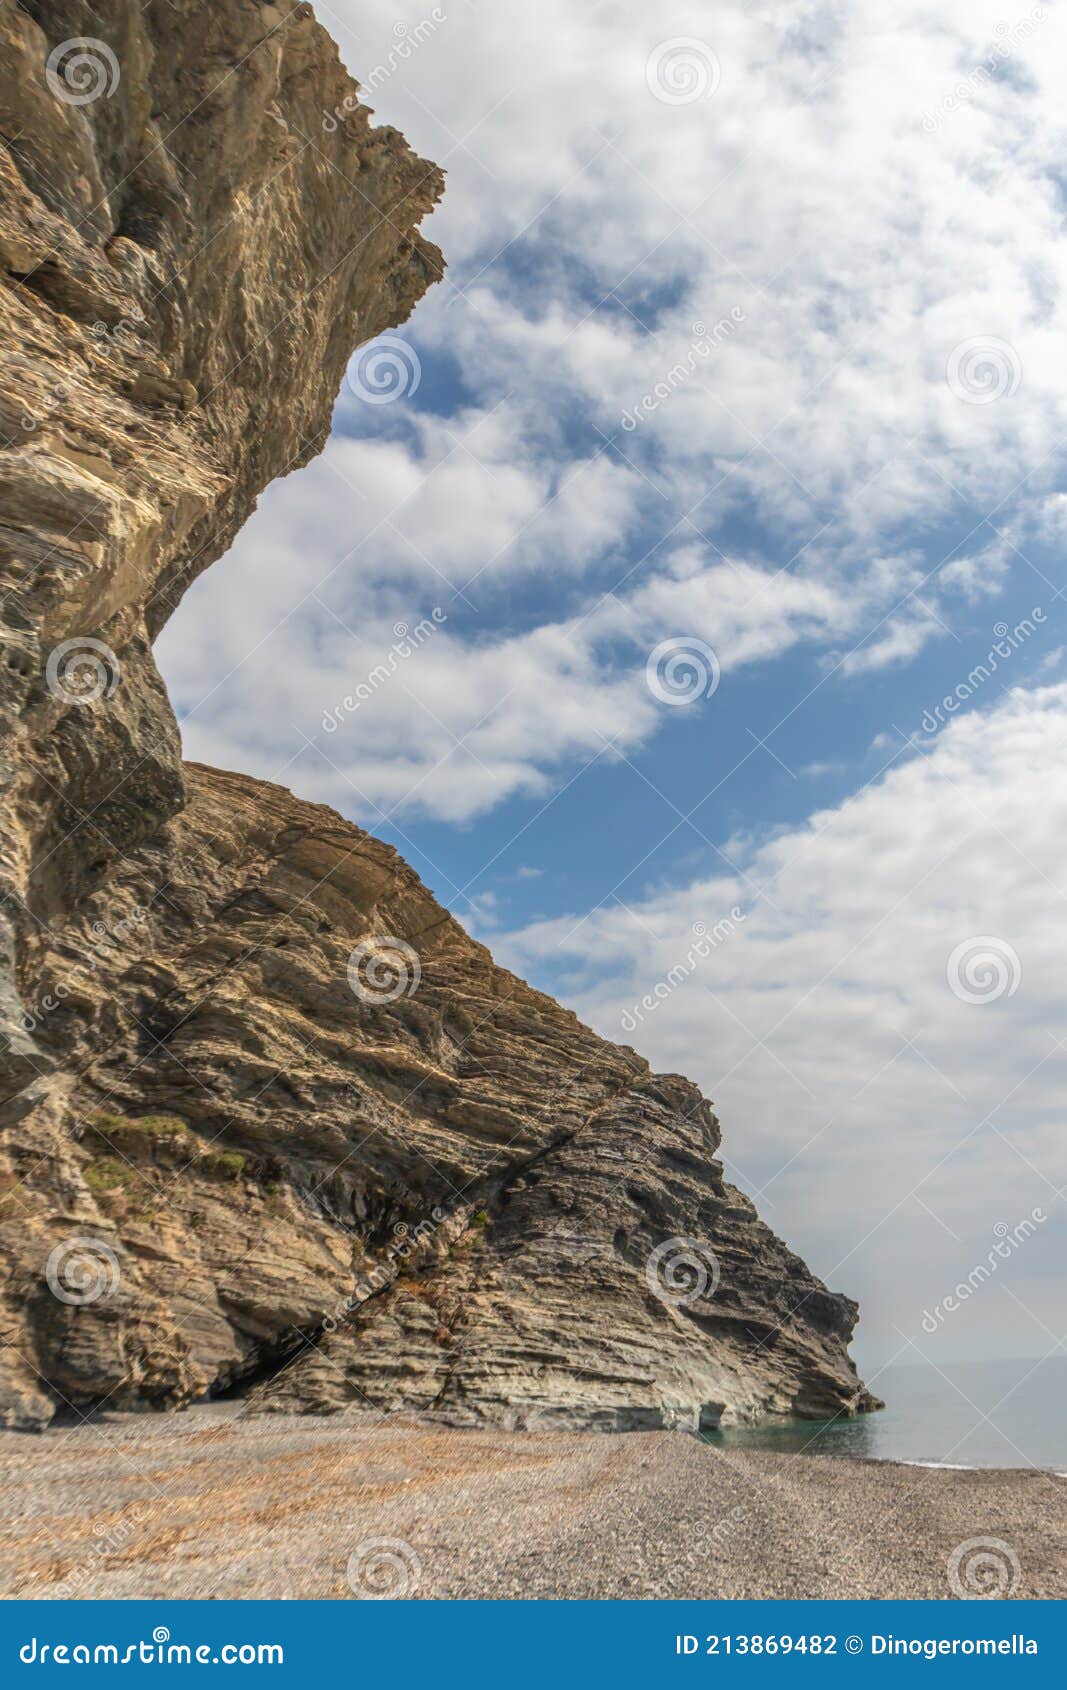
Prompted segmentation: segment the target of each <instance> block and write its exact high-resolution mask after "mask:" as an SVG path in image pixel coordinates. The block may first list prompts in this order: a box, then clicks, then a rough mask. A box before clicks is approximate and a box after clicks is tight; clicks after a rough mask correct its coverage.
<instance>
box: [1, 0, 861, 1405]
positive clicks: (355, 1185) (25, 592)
mask: <svg viewBox="0 0 1067 1690" xmlns="http://www.w3.org/2000/svg"><path fill="white" fill-rule="evenodd" d="M197 10H198V13H199V22H198V24H197V26H196V27H192V25H191V23H190V19H189V16H188V13H189V11H190V8H188V7H186V8H185V9H184V15H183V17H182V18H179V16H178V13H177V12H176V11H172V10H171V9H170V8H169V7H166V6H162V7H161V6H159V5H153V6H151V7H145V8H143V9H142V7H141V5H140V4H138V3H137V0H97V3H96V4H95V5H94V6H93V7H92V8H91V9H90V7H89V6H87V5H81V4H78V3H76V0H67V3H63V0H60V3H50V4H49V5H48V6H47V7H45V6H44V5H43V4H42V5H39V6H38V5H33V4H29V3H27V4H25V5H24V6H22V7H21V8H14V7H10V6H9V7H5V8H4V9H3V10H2V11H0V44H2V52H0V121H2V123H3V126H4V130H5V134H6V135H7V136H8V140H9V150H8V151H7V153H6V155H5V157H6V163H5V164H4V165H3V167H2V168H3V169H4V170H5V171H6V173H7V174H6V177H5V180H4V188H3V198H2V202H0V262H2V264H3V266H4V267H5V270H6V274H5V275H4V276H3V277H2V278H0V309H2V310H3V311H4V314H5V317H4V335H3V339H2V341H0V348H2V351H0V357H2V358H3V361H4V369H5V378H4V396H3V399H2V401H0V405H2V407H3V409H2V419H0V420H2V435H0V441H2V445H0V488H2V490H3V495H4V509H3V517H2V523H3V526H2V528H0V546H2V547H3V551H2V554H0V557H2V568H3V574H4V578H5V586H6V596H5V598H4V605H3V618H4V630H3V633H4V639H5V653H4V663H5V666H4V668H3V670H2V671H0V674H2V686H3V709H4V714H3V716H2V719H0V757H2V760H3V761H2V776H0V778H2V780H3V783H4V808H3V819H2V822H0V853H2V854H0V876H2V892H0V900H2V901H0V909H2V913H3V916H4V918H5V922H6V926H5V938H4V944H5V946H6V949H5V951H4V954H3V957H2V958H0V962H2V963H3V967H2V968H0V977H2V978H0V984H2V988H3V991H4V992H5V993H6V996H5V998H4V1001H3V1008H4V1012H5V1016H6V1020H5V1038H4V1040H3V1041H0V1053H2V1060H3V1070H4V1086H3V1096H4V1097H5V1098H6V1101H5V1102H4V1103H3V1104H2V1106H0V1123H2V1125H3V1131H2V1135H0V1151H2V1156H0V1263H2V1271H3V1280H2V1285H0V1290H2V1295H3V1301H4V1308H3V1332H4V1342H5V1346H6V1347H5V1348H4V1350H3V1351H2V1353H0V1421H2V1422H3V1423H5V1424H8V1425H15V1426H23V1427H33V1426H39V1425H42V1424H45V1423H47V1421H48V1420H49V1419H50V1418H51V1417H52V1416H53V1414H54V1413H55V1412H56V1411H57V1409H60V1410H62V1409H64V1408H65V1407H66V1406H68V1405H73V1406H75V1407H78V1408H85V1407H87V1406H91V1405H94V1404H100V1403H107V1404H108V1405H109V1406H112V1407H127V1408H129V1407H134V1408H145V1409H149V1408H164V1407H169V1408H173V1407H180V1406H182V1405H183V1404H185V1403H187V1402H189V1401H191V1400H193V1399H195V1398H196V1397H198V1396H201V1395H203V1394H204V1393H206V1392H221V1391H227V1390H229V1391H236V1392H239V1393H241V1394H244V1395H247V1397H248V1400H249V1405H250V1407H255V1408H259V1409H262V1410H272V1409H287V1408H294V1407H295V1408H299V1409H310V1410H314V1411H320V1412H333V1411H337V1410H339V1409H349V1408H364V1407H367V1406H371V1407H373V1408H375V1409H376V1410H379V1411H380V1410H392V1409H396V1408H405V1409H409V1410H416V1411H421V1412H424V1413H429V1414H436V1415H440V1416H443V1417H445V1418H447V1419H450V1420H454V1421H458V1422H461V1423H469V1422H477V1421H492V1422H496V1423H504V1424H507V1425H513V1426H530V1425H545V1424H566V1425H581V1426H587V1425H588V1426H603V1427H605V1428H610V1429H616V1428H617V1429H625V1428H627V1427H633V1426H659V1425H682V1426H688V1427H697V1426H699V1425H701V1424H704V1425H711V1424H714V1423H716V1422H717V1420H718V1419H719V1418H720V1417H723V1418H726V1419H730V1418H733V1419H744V1418H754V1417H756V1416H759V1415H764V1414H768V1413H780V1414H787V1413H804V1414H812V1415H816V1414H817V1415H823V1414H829V1413H834V1412H838V1411H843V1412H852V1411H855V1410H856V1409H859V1408H862V1407H865V1406H868V1405H869V1401H870V1399H868V1398H867V1397H866V1395H865V1393H864V1392H863V1389H862V1386H861V1385H860V1383H859V1381H858V1379H857V1377H856V1374H855V1371H854V1369H853V1367H852V1364H851V1362H850V1361H849V1359H848V1354H847V1344H848V1339H849V1337H850V1335H851V1332H852V1328H853V1325H854V1322H855V1318H856V1309H855V1305H854V1304H852V1303H850V1302H849V1301H848V1300H847V1299H846V1298H843V1297H840V1296H835V1295H833V1294H831V1293H830V1292H828V1291H827V1290H826V1288H825V1287H824V1286H822V1285H821V1284H820V1283H819V1282H818V1281H817V1280H816V1279H814V1278H813V1276H812V1275H811V1274H810V1273H809V1272H808V1270H807V1269H806V1268H805V1266H804V1264H803V1263H802V1262H801V1261H800V1260H799V1259H798V1258H797V1257H796V1256H794V1255H792V1254H791V1252H789V1251H788V1250H787V1249H786V1248H785V1247H784V1246H783V1245H782V1244H781V1243H780V1242H779V1241H778V1240H777V1239H776V1238H775V1237H774V1236H773V1234H772V1233H771V1232H770V1231H769V1230H768V1229H767V1228H766V1227H765V1226H764V1225H763V1224H762V1222H760V1221H759V1219H758V1218H757V1216H756V1214H755V1213H754V1211H753V1209H752V1206H751V1204H749V1202H748V1201H747V1200H746V1199H745V1198H744V1197H743V1196H741V1195H740V1194H739V1193H738V1192H736V1191H734V1190H732V1189H731V1188H730V1187H729V1186H727V1185H726V1184H725V1183H724V1181H723V1177H722V1171H721V1167H720V1165H719V1163H718V1162H717V1161H716V1160H715V1152H716V1149H717V1146H718V1142H719V1134H718V1126H717V1123H716V1121H715V1118H714V1116H713V1115H712V1113H711V1109H710V1107H709V1105H708V1104H707V1103H706V1102H705V1101H704V1100H703V1099H702V1098H701V1096H700V1095H699V1093H698V1092H697V1091H696V1090H695V1088H694V1087H693V1086H691V1085H690V1084H689V1083H688V1082H687V1081H685V1080H683V1079H680V1078H679V1077H677V1076H655V1075H653V1074H651V1073H650V1071H649V1069H648V1066H647V1064H646V1063H645V1062H644V1061H643V1060H642V1059H641V1058H640V1057H639V1056H638V1055H637V1054H635V1052H633V1051H632V1050H629V1049H626V1048H621V1047H618V1046H615V1045H611V1044H609V1043H607V1042H606V1041H604V1040H602V1039H600V1038H598V1037H597V1036H596V1035H595V1034H594V1033H592V1032H591V1031H590V1030H589V1029H588V1028H586V1027H584V1026H582V1025H581V1023H580V1022H579V1021H578V1020H577V1019H576V1018H575V1016H574V1015H572V1014H571V1013H569V1012H568V1011H566V1010H564V1009H563V1008H561V1007H560V1006H559V1005H558V1004H556V1003H555V1002H553V1001H552V1000H551V999H550V998H547V997H545V996H543V995H542V994H540V993H538V992H535V991H533V990H532V989H531V988H530V987H529V986H527V985H525V984H524V983H523V982H522V981H520V980H518V979H516V978H515V977H514V976H513V975H511V974H509V973H507V972H506V971H505V970H503V969H500V968H498V967H497V966H496V965H495V964H494V963H493V960H492V958H491V957H490V955H489V953H488V952H487V951H486V950H485V949H484V948H483V947H482V946H480V945H478V944H476V943H475V942H474V941H473V940H471V939H470V938H469V937H468V935H467V934H466V933H465V932H464V931H463V930H462V929H461V928H460V927H459V926H458V925H457V924H456V923H455V922H454V921H452V919H451V918H450V917H449V916H448V915H447V914H446V913H445V912H444V911H443V910H442V909H441V908H440V907H439V906H438V905H437V904H436V903H435V901H434V899H433V898H432V896H431V895H430V894H429V892H428V891H427V890H426V888H425V887H423V886H422V884H421V883H420V881H419V880H418V879H417V877H416V876H415V875H414V874H413V872H412V871H411V870H410V869H409V868H407V866H406V865H405V864H404V863H403V862H402V861H401V860H400V858H398V857H397V855H396V854H395V852H393V851H392V850H391V848H389V847H387V846H385V845H383V844H381V843H379V842H378V841H376V840H374V839H373V838H371V837H370V836H368V835H367V834H365V833H363V832H362V831H361V830H360V829H359V828H356V827H354V826H352V825H351V824H349V823H348V822H345V821H343V820H342V819H341V818H340V817H338V816H337V815H335V814H334V813H333V812H332V811H330V810H327V809H324V808H322V807H320V806H316V805H308V804H304V803H301V802H299V801H297V800H296V799H294V798H293V797H292V796H291V795H290V794H288V793H287V792H284V791H282V790H281V789H280V788H277V787H273V786H267V785H264V784H263V783H260V782H256V781H252V780H250V779H246V778H244V777H241V776H238V775H228V774H220V773H218V772H216V771H211V770H207V769H203V768H199V767H195V766H185V767H183V766H182V765H181V763H180V760H179V747H178V735H177V731H176V727H175V723H174V720H173V716H172V714H171V711H170V707H169V704H168V702H167V699H166V696H165V693H164V690H163V688H162V685H161V683H160V680H159V677H158V675H157V673H156V670H155V666H154V664H153V661H152V655H151V643H150V642H151V639H152V637H153V635H154V634H155V632H156V631H157V630H158V628H159V627H160V626H161V625H162V623H163V621H164V620H165V619H166V616H167V615H168V614H169V612H170V610H172V609H173V607H174V605H175V604H176V603H177V601H178V599H179V597H180V595H181V592H182V591H183V590H184V588H185V586H186V585H187V584H188V583H189V581H191V580H192V579H193V578H194V577H195V575H196V574H197V573H198V572H199V571H200V570H201V569H202V568H204V567H206V565H207V564H208V563H209V562H211V561H212V560H213V559H214V558H215V557H217V556H218V555H219V554H220V553H221V552H222V551H224V550H225V549H226V547H227V546H228V544H229V542H230V540H231V539H232V536H233V534H234V532H235V531H236V529H237V527H238V526H239V525H240V523H241V522H243V521H244V520H245V518H246V517H247V515H248V513H249V511H250V510H251V508H252V506H253V504H254V501H255V498H256V496H257V494H258V493H259V491H260V490H261V489H262V487H263V486H264V485H265V484H266V483H267V481H269V480H270V479H271V478H272V477H273V476H274V475H276V474H282V473H285V472H286V471H287V470H289V469H291V468H293V467H295V466H296V465H298V464H300V463H301V462H303V461H305V460H306V458H307V457H308V456H309V455H310V454H311V453H313V452H314V451H316V450H317V449H318V448H319V447H320V446H321V444H322V443H323V439H324V435H325V431H326V429H327V428H328V423H329V413H330V408H331V402H332V399H333V397H334V394H335V392H336V390H337V387H338V385H339V383H340V379H341V375H342V372H343V368H344V364H345V362H346V359H347V357H348V356H349V354H350V352H351V350H352V348H353V346H354V345H355V344H356V343H357V342H358V341H360V340H363V339H366V338H368V337H369V336H372V335H374V334H376V333H378V332H380V331H381V330H382V329H383V328H385V327H387V326H389V325H391V324H395V323H398V322H400V321H402V320H403V318H404V317H405V316H406V315H407V313H408V311H409V310H410V308H411V306H412V305H413V304H414V302H415V301H416V300H417V298H418V297H419V295H420V294H421V293H422V292H423V290H424V289H425V287H426V286H427V285H428V284H429V283H430V282H431V281H432V280H433V279H434V278H435V276H436V275H437V274H438V273H439V269H440V260H439V256H438V254H437V253H436V251H435V249H434V248H432V247H430V246H428V245H427V244H426V243H425V242H424V241H422V240H421V238H420V237H419V235H418V234H417V232H416V228H417V224H418V221H419V219H420V218H421V216H422V215H423V214H424V213H425V212H426V211H427V210H428V209H429V207H430V206H431V204H432V203H433V200H434V199H435V197H436V196H437V194H438V193H439V191H440V178H439V175H438V173H437V172H436V170H435V169H434V167H433V166H430V165H427V164H426V163H424V162H423V161H421V160H419V159H416V158H415V157H414V156H413V155H412V154H411V153H410V151H409V150H408V149H407V147H406V145H405V143H404V142H403V140H402V138H401V137H400V136H398V135H397V134H396V133H395V132H394V131H391V130H382V129H378V130H375V129H372V128H371V126H370V123H369V120H368V116H367V113H366V111H365V110H364V109H363V108H356V109H353V110H351V113H350V115H349V117H348V118H347V120H346V121H345V122H344V123H341V124H339V125H337V126H336V127H335V128H334V129H333V130H331V129H330V128H329V127H326V128H325V129H324V128H323V126H322V123H321V113H322V111H323V110H324V109H325V110H328V111H330V112H333V111H336V110H338V109H339V108H340V109H341V110H342V111H343V110H344V105H343V102H345V101H346V100H347V102H348V105H349V106H350V107H353V106H354V100H353V96H352V84H351V83H350V82H349V81H348V79H347V78H346V77H345V75H344V73H343V72H342V70H341V68H340V66H339V65H338V63H337V59H336V53H335V50H334V48H333V47H332V44H331V43H330V42H329V40H328V38H327V37H326V35H325V34H324V32H323V31H322V30H321V29H320V28H319V26H318V25H317V24H316V23H315V21H314V19H313V17H312V15H311V9H310V8H309V7H304V6H297V7H295V8H286V7H283V6H270V5H258V4H254V3H252V0H218V3H216V4H213V5H211V6H207V5H205V6H204V7H202V8H198V9H197ZM75 36H98V37H104V38H106V41H107V43H108V44H110V47H111V49H112V52H113V54H114V57H115V59H116V62H117V63H118V65H119V68H120V78H119V82H118V85H117V87H116V89H115V90H114V92H113V93H112V94H110V95H108V94H104V95H101V96H100V97H98V98H96V99H95V100H93V101H92V102H89V103H86V104H81V105H79V104H76V103H71V102H69V101H68V100H65V99H64V98H62V97H60V96H59V95H57V93H56V91H55V89H54V87H53V86H51V85H50V84H49V80H48V76H47V74H46V70H45V67H46V65H47V63H48V60H49V54H50V53H51V52H52V50H53V48H55V47H56V46H57V45H59V44H61V43H62V42H64V41H67V40H69V39H70V38H72V37H75ZM184 114H192V115H189V116H186V117H185V120H184V121H181V120H182V118H183V115H184ZM87 641H92V642H96V644H95V645H93V644H89V645H87V644H86V642H87ZM68 642H74V644H73V646H68ZM57 650H59V651H60V652H61V657H60V658H59V659H57V658H56V655H55V654H56V652H57ZM70 652H73V653H74V659H75V661H74V662H73V665H72V664H71V662H70V659H69V653H70ZM90 660H92V661H94V662H96V663H97V667H96V668H91V667H88V666H87V665H88V664H89V662H90Z"/></svg>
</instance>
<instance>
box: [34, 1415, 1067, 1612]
mask: <svg viewBox="0 0 1067 1690" xmlns="http://www.w3.org/2000/svg"><path fill="white" fill-rule="evenodd" d="M0 1497H2V1501H0V1593H2V1594H3V1595H4V1596H6V1597H13V1596H34V1597H53V1596H79V1597H136V1596H160V1597H288V1598H300V1597H338V1598H342V1599H347V1600H351V1599H352V1598H353V1596H371V1595H376V1594H385V1593H389V1594H394V1595H397V1596H408V1597H417V1598H419V1599H423V1598H433V1597H491V1596H493V1597H500V1596H503V1597H512V1598H531V1597H703V1598H707V1597H768V1596H769V1597H775V1596H777V1597H874V1598H879V1597H897V1596H913V1597H951V1596H953V1595H954V1594H955V1592H954V1590H953V1588H952V1583H951V1580H950V1572H949V1562H950V1558H951V1557H952V1555H953V1551H954V1550H956V1549H957V1548H958V1547H959V1546H960V1545H962V1544H970V1543H971V1541H972V1540H973V1539H976V1538H985V1539H990V1538H992V1539H996V1540H997V1544H998V1547H995V1548H992V1549H988V1550H986V1551H977V1552H974V1551H971V1550H969V1549H968V1550H966V1551H964V1553H963V1554H962V1556H960V1557H958V1558H957V1559H958V1562H959V1568H960V1570H959V1572H958V1574H957V1575H956V1583H957V1584H959V1583H960V1581H961V1580H962V1581H978V1582H979V1584H980V1586H981V1588H985V1589H989V1588H990V1586H989V1585H981V1581H982V1580H983V1578H985V1577H987V1576H988V1577H991V1578H992V1579H993V1581H994V1586H995V1591H996V1594H1001V1595H1007V1594H1014V1595H1016V1596H1018V1597H1020V1598H1028V1597H1065V1596H1067V1558H1065V1557H1064V1553H1063V1549H1064V1541H1065V1524H1067V1518H1065V1516H1067V1482H1065V1481H1064V1480H1062V1479H1060V1478H1058V1477H1056V1476H1055V1475H1051V1474H1044V1473H1038V1472H1034V1471H1014V1472H948V1471H938V1470H931V1469H926V1468H913V1467H903V1466H898V1465H896V1464H894V1463H891V1462H865V1461H848V1460H841V1459H838V1458H837V1457H827V1456H801V1455H780V1454H776V1453H773V1454H772V1453H766V1452H763V1451H745V1452H743V1453H739V1452H735V1451H729V1452H723V1451H721V1450H716V1449H710V1448H707V1447H706V1446H704V1445H702V1444H700V1443H698V1442H697V1441H696V1440H695V1439H693V1438H691V1437H688V1436H686V1435H684V1434H682V1433H655V1432H653V1433H630V1434H627V1435H625V1436H597V1435H577V1434H568V1433H553V1434H534V1433H525V1434H519V1433H503V1432H454V1431H447V1430H442V1429H439V1428H427V1427H426V1426H419V1425H399V1424H395V1423H394V1424H390V1425H388V1426H381V1425H377V1426H372V1425H370V1424H361V1423H360V1422H359V1421H358V1420H354V1419H349V1418H347V1417H346V1418H344V1419H328V1420H321V1419H309V1418H306V1417H289V1416H285V1417H282V1416H278V1417H261V1418H247V1417H246V1418H241V1417H240V1409H239V1405H233V1406H222V1407H212V1408H204V1409H197V1410H194V1411H192V1412H190V1413H187V1414H183V1415H175V1416H162V1415H160V1416H120V1415H113V1416H107V1417H105V1418H102V1419H100V1420H99V1421H96V1422H94V1423H93V1424H85V1425H81V1426H78V1427H76V1428H72V1429H66V1430H65V1429H62V1428H59V1429H54V1430H50V1431H48V1432H46V1433H44V1434H43V1435H41V1436H39V1437H29V1436H25V1435H21V1434H18V1433H3V1434H0ZM382 1539H385V1540H388V1541H387V1542H386V1543H385V1544H382V1543H381V1541H380V1540H382ZM976 1557H977V1558H976ZM1013 1558H1014V1559H1013ZM1016 1562H1017V1566H1018V1573H1017V1574H1016V1570H1015V1566H1016ZM1013 1583H1014V1586H1015V1587H1014V1590H1013V1591H1012V1590H1009V1589H1008V1588H1006V1587H1005V1586H1006V1585H1011V1584H1013Z"/></svg>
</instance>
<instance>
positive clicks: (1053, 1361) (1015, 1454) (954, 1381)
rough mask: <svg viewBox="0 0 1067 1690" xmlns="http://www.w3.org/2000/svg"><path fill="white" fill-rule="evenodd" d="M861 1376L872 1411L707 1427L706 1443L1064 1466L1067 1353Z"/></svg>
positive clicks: (968, 1463)
mask: <svg viewBox="0 0 1067 1690" xmlns="http://www.w3.org/2000/svg"><path fill="white" fill-rule="evenodd" d="M868 1383H870V1385H871V1388H872V1390H873V1391H874V1393H875V1395H876V1396H880V1397H884V1398H885V1401H886V1406H885V1408H884V1409H882V1410H881V1411H880V1412H879V1413H877V1414H864V1415H861V1416H860V1417H859V1418H858V1419H856V1420H831V1421H814V1420H791V1421H787V1422H786V1423H785V1424H783V1425H778V1426H761V1427H753V1428H751V1429H745V1430H742V1429H739V1428H738V1429H730V1430H728V1431H725V1432H709V1433H707V1434H706V1439H707V1442H708V1443H710V1444H715V1445H717V1446H718V1447H719V1448H723V1449H731V1448H733V1449H739V1448H743V1449H778V1450H785V1451H790V1452H797V1451H800V1450H803V1451H805V1453H806V1454H808V1455H853V1456H863V1457H865V1458H867V1459H869V1460H872V1461H923V1462H927V1461H928V1462H946V1463H951V1464H952V1465H954V1466H959V1467H1030V1466H1032V1467H1046V1468H1052V1469H1053V1470H1055V1471H1059V1472H1064V1473H1067V1356H1063V1355H1059V1356H1052V1357H1050V1358H1049V1359H1048V1360H1046V1361H1042V1362H1037V1361H997V1362H984V1361H981V1362H966V1363H961V1364H958V1365H955V1366H951V1367H943V1368H941V1371H940V1372H938V1371H937V1370H936V1369H935V1368H933V1367H924V1366H899V1365H898V1366H892V1367H887V1368H885V1369H884V1370H883V1371H882V1372H881V1373H879V1374H878V1375H877V1376H876V1377H875V1378H874V1379H873V1380H869V1381H868ZM983 1415H985V1416H988V1418H987V1419H983V1418H982V1417H983Z"/></svg>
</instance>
